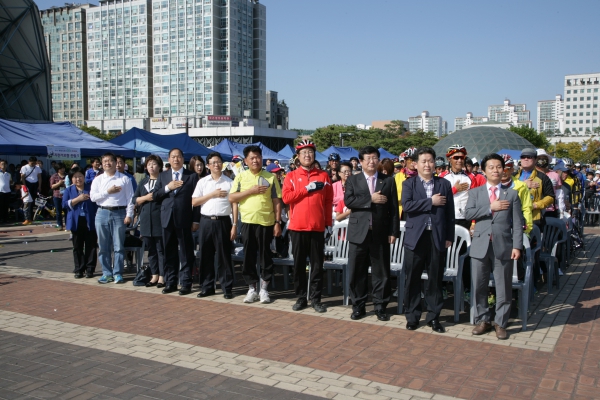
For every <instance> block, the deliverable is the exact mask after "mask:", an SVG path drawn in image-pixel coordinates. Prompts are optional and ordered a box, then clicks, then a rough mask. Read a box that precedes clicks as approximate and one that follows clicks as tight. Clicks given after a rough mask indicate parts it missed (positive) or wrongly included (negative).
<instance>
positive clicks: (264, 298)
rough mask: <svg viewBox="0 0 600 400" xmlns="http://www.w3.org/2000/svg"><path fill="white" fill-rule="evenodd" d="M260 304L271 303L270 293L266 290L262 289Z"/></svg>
mask: <svg viewBox="0 0 600 400" xmlns="http://www.w3.org/2000/svg"><path fill="white" fill-rule="evenodd" d="M260 302H261V303H263V304H266V303H270V302H271V298H270V297H269V292H267V291H266V290H264V289H260Z"/></svg>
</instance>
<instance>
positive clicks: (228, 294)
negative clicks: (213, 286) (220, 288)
mask: <svg viewBox="0 0 600 400" xmlns="http://www.w3.org/2000/svg"><path fill="white" fill-rule="evenodd" d="M223 297H225V298H226V299H227V300H231V299H233V293H231V292H225V294H224V295H223Z"/></svg>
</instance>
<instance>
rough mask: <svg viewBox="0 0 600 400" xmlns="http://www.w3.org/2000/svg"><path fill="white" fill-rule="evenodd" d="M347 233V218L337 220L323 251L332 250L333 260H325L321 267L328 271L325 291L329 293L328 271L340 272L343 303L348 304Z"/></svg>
mask: <svg viewBox="0 0 600 400" xmlns="http://www.w3.org/2000/svg"><path fill="white" fill-rule="evenodd" d="M347 234H348V220H347V219H346V220H344V221H341V222H338V223H337V224H335V225H334V226H333V232H332V234H331V238H330V239H329V243H326V245H325V251H331V252H333V260H330V261H325V262H324V263H323V269H324V270H326V271H328V276H327V278H328V279H327V291H328V293H329V294H331V275H330V274H329V271H340V272H341V273H342V288H343V291H344V305H345V306H347V305H348V297H349V294H350V279H348V250H349V248H350V242H348V241H347V240H346V236H347Z"/></svg>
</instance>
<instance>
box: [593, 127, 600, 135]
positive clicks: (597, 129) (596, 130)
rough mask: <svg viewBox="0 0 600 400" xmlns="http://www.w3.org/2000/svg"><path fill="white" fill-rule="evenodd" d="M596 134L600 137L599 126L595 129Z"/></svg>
mask: <svg viewBox="0 0 600 400" xmlns="http://www.w3.org/2000/svg"><path fill="white" fill-rule="evenodd" d="M594 133H595V134H596V135H600V126H597V127H595V128H594Z"/></svg>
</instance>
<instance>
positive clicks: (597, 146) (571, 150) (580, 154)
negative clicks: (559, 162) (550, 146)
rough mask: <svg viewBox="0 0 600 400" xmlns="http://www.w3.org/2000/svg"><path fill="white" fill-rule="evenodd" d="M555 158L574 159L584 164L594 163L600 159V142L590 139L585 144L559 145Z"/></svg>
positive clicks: (557, 145)
mask: <svg viewBox="0 0 600 400" xmlns="http://www.w3.org/2000/svg"><path fill="white" fill-rule="evenodd" d="M555 156H556V157H558V158H564V157H568V158H572V159H573V160H575V161H579V162H583V163H593V162H596V161H597V160H598V157H600V141H598V140H595V139H589V140H586V141H584V142H571V143H561V142H559V143H557V144H556V152H555Z"/></svg>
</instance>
